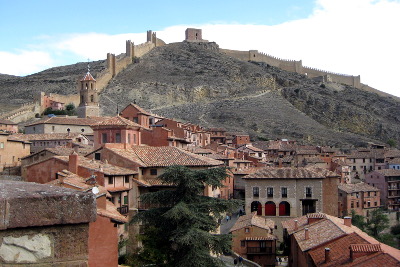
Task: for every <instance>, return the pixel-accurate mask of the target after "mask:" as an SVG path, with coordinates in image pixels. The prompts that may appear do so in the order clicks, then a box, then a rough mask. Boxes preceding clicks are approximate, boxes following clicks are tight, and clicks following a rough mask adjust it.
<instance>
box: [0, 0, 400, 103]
mask: <svg viewBox="0 0 400 267" xmlns="http://www.w3.org/2000/svg"><path fill="white" fill-rule="evenodd" d="M398 14H400V0H315V1H304V0H297V1H295V0H279V1H278V0H275V1H271V0H264V1H262V0H260V1H243V0H242V1H238V0H233V1H218V0H214V1H209V0H202V1H198V0H193V1H180V0H179V1H173V0H171V1H165V0H164V1H160V0H154V1H143V0H142V1H136V0H131V1H118V0H115V1H103V0H99V1H92V0H87V1H75V0H69V1H50V0H46V1H45V0H35V1H30V0H13V1H10V0H0V36H1V42H0V73H5V74H13V75H21V76H23V75H28V74H32V73H35V72H38V71H41V70H44V69H46V68H49V67H53V66H59V65H67V64H74V63H76V62H80V61H87V59H88V58H89V59H90V60H98V59H104V58H105V57H106V53H107V52H111V53H116V54H119V53H122V52H124V49H125V40H132V41H134V42H135V44H139V43H143V42H144V41H145V40H146V37H145V32H146V30H150V29H151V30H153V31H156V32H157V37H159V38H161V39H163V40H164V41H166V42H177V41H182V40H183V39H184V30H185V29H186V28H187V27H198V28H202V29H203V38H204V39H208V40H210V41H215V42H217V43H218V44H219V45H220V47H222V48H228V49H238V50H250V49H254V50H259V51H261V52H264V53H267V54H270V55H273V56H276V57H280V58H284V59H293V60H302V61H303V65H304V66H308V67H314V68H319V69H323V70H328V71H332V72H337V73H344V74H349V75H361V82H363V83H365V84H368V85H370V86H373V87H375V88H377V89H379V90H381V91H385V92H389V93H391V94H393V95H397V96H400V88H399V87H400V86H399V85H398V84H399V83H398V82H397V81H396V77H397V76H398V69H399V68H398V66H397V65H398V63H397V62H399V61H400V53H399V52H398V50H399V47H400V41H399V40H397V39H399V38H398V37H397V34H396V33H397V32H398V26H400V16H399V15H398Z"/></svg>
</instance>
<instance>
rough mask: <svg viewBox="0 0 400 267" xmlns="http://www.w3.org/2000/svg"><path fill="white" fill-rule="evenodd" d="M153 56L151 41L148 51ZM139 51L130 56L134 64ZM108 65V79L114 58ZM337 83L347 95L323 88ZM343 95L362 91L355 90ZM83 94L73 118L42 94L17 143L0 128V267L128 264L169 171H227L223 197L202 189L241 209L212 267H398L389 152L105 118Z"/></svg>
mask: <svg viewBox="0 0 400 267" xmlns="http://www.w3.org/2000/svg"><path fill="white" fill-rule="evenodd" d="M185 41H188V42H206V41H205V40H202V37H201V30H199V29H187V30H186V39H185ZM160 42H161V41H160V40H159V39H157V37H156V36H155V33H152V32H151V31H149V32H148V43H147V44H152V45H153V46H157V44H159V43H160ZM142 48H143V46H142ZM138 50H139V49H137V50H136V51H138ZM134 51H135V46H134V45H133V44H132V43H131V42H130V41H129V42H127V55H129V57H130V58H131V60H132V57H133V54H134ZM230 53H231V54H233V52H232V51H231V52H230ZM250 54H251V53H250ZM257 56H263V57H267V55H263V54H257ZM254 57H256V54H254ZM107 60H108V64H109V66H110V67H109V70H108V71H111V75H110V77H113V76H115V75H116V74H117V69H118V68H116V65H117V67H118V64H116V62H115V60H116V59H115V55H111V54H110V55H108V58H107ZM293 64H298V63H296V62H294V63H293ZM121 69H122V68H121ZM315 72H317V71H315ZM311 74H312V71H311V70H308V75H311ZM318 75H319V74H318ZM315 76H317V74H315ZM322 76H323V75H322ZM328 76H329V75H328ZM103 77H104V76H103ZM335 77H336V78H337V79H339V80H338V81H337V82H346V81H343V80H340V77H339V76H332V77H330V78H329V77H328V78H329V79H335ZM325 78H327V77H325ZM349 84H350V85H353V86H355V87H357V86H360V82H359V77H352V78H351V80H349ZM78 88H79V95H77V96H76V97H75V98H76V99H77V101H78V102H77V105H76V107H75V105H74V104H70V103H64V102H62V101H61V100H60V99H57V97H55V98H52V96H51V95H50V96H49V95H46V94H43V93H41V94H40V96H39V98H40V101H39V103H40V110H41V111H40V113H41V114H40V116H37V117H38V118H36V119H34V120H31V122H30V123H28V124H26V125H25V126H24V128H23V129H21V128H19V125H18V124H17V123H15V122H14V121H12V118H13V116H9V117H7V119H1V120H0V131H1V132H0V173H1V179H0V242H1V244H0V265H1V266H20V265H21V266H22V265H24V266H25V265H27V266H29V265H32V266H50V265H51V264H60V266H118V265H119V264H120V265H123V264H124V263H128V261H129V257H130V255H133V254H135V253H138V252H139V251H140V250H141V248H142V247H143V244H144V241H143V240H142V239H141V238H140V236H141V235H142V234H143V233H144V232H146V229H145V228H146V227H145V225H142V224H141V223H140V222H136V221H132V220H133V219H134V218H135V216H137V215H138V214H141V213H145V212H146V211H149V210H151V209H154V208H157V205H154V204H153V203H149V202H146V201H143V199H142V196H143V195H145V194H146V193H154V192H160V191H167V190H169V191H171V190H173V189H174V188H176V187H177V184H173V183H167V182H165V181H163V180H162V179H161V177H163V175H164V174H166V173H169V172H170V171H171V168H173V167H176V166H184V167H185V168H187V169H188V170H191V171H193V172H196V171H201V170H203V171H208V170H213V169H219V168H224V170H225V175H224V179H223V180H222V184H221V186H218V187H217V186H212V185H210V184H204V186H203V187H204V188H203V190H202V196H204V197H208V198H212V199H219V200H229V201H230V200H238V203H240V205H239V206H237V207H235V208H234V209H230V210H226V212H224V213H223V214H222V216H220V217H218V218H216V220H217V221H218V227H217V229H216V232H215V234H216V235H219V234H221V235H222V234H228V233H230V234H231V241H232V243H231V244H232V246H231V250H232V252H231V253H230V254H227V255H212V257H215V258H217V259H218V258H221V259H223V260H225V261H226V264H227V266H234V265H236V263H239V262H240V263H241V264H244V265H245V266H280V265H281V266H285V265H286V266H379V265H381V266H399V265H400V251H399V250H398V248H399V244H400V224H399V212H400V150H398V149H396V148H395V147H396V144H391V143H389V144H383V143H373V142H370V143H369V144H368V146H366V147H355V148H351V149H349V148H346V149H344V148H340V147H329V146H319V145H309V144H303V143H302V142H300V141H297V140H293V139H275V140H252V138H251V137H250V135H249V134H247V133H245V132H231V131H227V130H226V129H224V128H220V127H218V125H217V126H216V127H215V128H204V127H202V126H201V125H197V124H192V123H190V122H184V121H179V120H177V119H174V118H167V117H164V116H161V115H157V114H154V113H153V112H152V111H150V110H145V109H144V108H142V107H141V106H140V103H131V104H129V105H127V106H126V107H123V108H122V109H121V110H120V111H119V110H118V113H117V114H116V115H115V116H101V106H100V105H99V98H100V95H99V93H100V90H99V88H98V80H97V79H95V78H94V77H93V76H92V74H91V72H90V68H89V67H88V70H87V73H82V78H81V79H80V80H79V84H78ZM59 111H66V112H65V113H58V114H63V115H55V114H57V112H59ZM68 112H69V113H68ZM66 114H69V115H66ZM19 115H21V114H20V113H18V114H15V116H19ZM124 261H125V262H124ZM61 264H64V265H61ZM228 264H230V265H228ZM233 264H234V265H233ZM57 266H58V265H57Z"/></svg>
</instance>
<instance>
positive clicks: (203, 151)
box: [188, 147, 215, 154]
mask: <svg viewBox="0 0 400 267" xmlns="http://www.w3.org/2000/svg"><path fill="white" fill-rule="evenodd" d="M188 151H189V152H192V153H194V154H213V153H215V151H214V150H212V149H208V148H200V147H193V148H190V149H188Z"/></svg>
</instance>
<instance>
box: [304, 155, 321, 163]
mask: <svg viewBox="0 0 400 267" xmlns="http://www.w3.org/2000/svg"><path fill="white" fill-rule="evenodd" d="M304 161H305V162H307V163H325V161H323V160H322V159H321V158H320V157H318V156H313V157H309V158H305V159H304Z"/></svg>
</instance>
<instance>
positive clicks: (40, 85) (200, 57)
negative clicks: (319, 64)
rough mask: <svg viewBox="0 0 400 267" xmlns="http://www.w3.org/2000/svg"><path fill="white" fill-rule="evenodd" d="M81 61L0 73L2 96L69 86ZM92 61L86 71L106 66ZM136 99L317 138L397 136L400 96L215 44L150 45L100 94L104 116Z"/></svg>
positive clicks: (230, 125) (202, 120)
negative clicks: (240, 56)
mask: <svg viewBox="0 0 400 267" xmlns="http://www.w3.org/2000/svg"><path fill="white" fill-rule="evenodd" d="M86 66H87V64H86V63H77V64H74V65H69V66H63V67H57V68H52V69H49V70H46V71H43V72H40V73H37V74H34V75H30V76H27V77H15V76H3V75H1V78H0V92H1V93H2V95H3V98H2V99H1V100H0V105H3V106H5V103H8V104H10V103H12V104H18V103H23V102H28V100H29V101H31V99H32V97H33V95H34V93H35V92H38V91H45V92H53V93H60V94H70V93H74V92H75V90H76V81H77V80H78V79H80V78H81V76H82V75H83V74H84V73H85V72H86ZM105 67H106V66H105V61H97V62H95V63H91V72H92V74H93V75H94V77H96V73H98V72H100V71H101V70H103V69H104V68H105ZM134 101H135V102H136V103H137V104H139V105H140V106H142V107H143V108H145V109H148V110H151V111H153V112H154V113H157V114H159V115H163V116H166V117H172V118H176V119H179V120H183V121H189V122H192V123H197V124H200V125H202V126H205V127H224V128H226V129H227V130H230V131H244V132H248V133H250V134H251V136H252V137H253V138H255V139H256V138H258V137H259V138H268V139H271V138H294V139H297V140H299V141H304V142H305V143H314V144H321V145H338V146H339V145H340V146H343V145H349V144H351V145H356V146H358V145H362V144H364V143H365V142H369V141H379V140H380V141H381V142H384V143H385V142H386V141H387V140H388V139H391V138H392V139H395V140H397V143H400V131H399V130H400V123H399V122H400V117H399V115H398V114H400V113H399V111H400V102H398V101H397V100H395V99H393V98H390V97H382V96H379V95H377V94H376V93H371V92H366V91H362V90H359V89H355V88H352V87H349V86H346V85H339V84H334V83H324V84H321V83H320V82H317V81H314V80H310V79H307V78H306V77H305V76H304V75H300V74H296V73H291V72H286V71H283V70H281V69H278V68H275V67H272V66H269V65H267V64H265V63H256V62H245V61H240V60H237V59H235V58H231V57H229V56H227V55H225V54H222V53H220V52H219V47H218V45H217V44H215V43H187V42H183V43H173V44H169V45H166V46H161V47H156V48H155V49H153V50H151V51H150V52H149V53H147V54H146V55H144V56H143V57H141V58H137V59H135V63H134V64H131V65H129V66H128V67H127V68H126V69H125V70H123V71H121V72H120V73H119V74H118V75H117V76H116V77H114V79H112V80H111V82H110V83H109V85H108V86H107V87H106V88H105V89H104V90H103V91H102V93H101V95H100V102H101V103H100V104H101V108H102V111H103V114H104V115H111V114H115V113H116V111H117V108H118V109H119V110H121V108H123V107H125V106H126V105H127V104H129V103H130V102H134Z"/></svg>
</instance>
